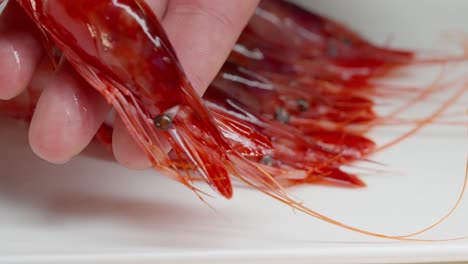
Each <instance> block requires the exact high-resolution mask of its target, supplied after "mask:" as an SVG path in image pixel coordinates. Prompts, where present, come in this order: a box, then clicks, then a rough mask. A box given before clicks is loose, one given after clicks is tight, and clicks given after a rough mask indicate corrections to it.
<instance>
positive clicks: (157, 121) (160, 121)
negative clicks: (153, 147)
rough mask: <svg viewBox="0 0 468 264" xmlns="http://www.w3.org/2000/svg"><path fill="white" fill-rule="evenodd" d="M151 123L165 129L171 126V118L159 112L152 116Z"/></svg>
mask: <svg viewBox="0 0 468 264" xmlns="http://www.w3.org/2000/svg"><path fill="white" fill-rule="evenodd" d="M153 123H154V126H155V127H156V128H158V129H161V130H167V129H169V128H170V127H171V126H172V118H171V117H170V116H168V115H166V114H161V115H158V116H156V117H155V118H154V120H153Z"/></svg>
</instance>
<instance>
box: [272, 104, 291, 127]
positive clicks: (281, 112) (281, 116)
mask: <svg viewBox="0 0 468 264" xmlns="http://www.w3.org/2000/svg"><path fill="white" fill-rule="evenodd" d="M275 119H276V121H278V122H280V123H283V124H286V123H288V122H289V113H288V111H286V109H284V108H282V107H277V108H276V109H275Z"/></svg>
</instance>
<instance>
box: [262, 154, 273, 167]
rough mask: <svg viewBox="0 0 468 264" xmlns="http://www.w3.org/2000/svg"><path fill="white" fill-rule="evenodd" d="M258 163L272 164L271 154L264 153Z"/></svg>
mask: <svg viewBox="0 0 468 264" xmlns="http://www.w3.org/2000/svg"><path fill="white" fill-rule="evenodd" d="M260 163H261V164H263V165H267V166H273V163H274V160H273V157H272V156H271V155H265V156H263V157H262V159H261V160H260Z"/></svg>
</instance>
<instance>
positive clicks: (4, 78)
mask: <svg viewBox="0 0 468 264" xmlns="http://www.w3.org/2000/svg"><path fill="white" fill-rule="evenodd" d="M41 56H42V49H41V43H40V41H39V40H38V38H36V37H35V34H34V25H32V23H30V22H29V18H28V17H27V16H26V15H25V14H24V13H23V12H22V10H21V9H20V8H19V6H18V5H17V4H16V2H15V1H11V3H9V4H8V6H7V7H6V9H5V10H4V13H3V14H2V15H1V16H0V69H1V70H0V100H9V99H11V98H13V97H15V96H17V95H18V94H20V93H21V92H22V91H23V90H24V89H26V87H27V86H28V84H29V82H30V80H31V78H32V76H33V74H34V71H35V68H36V66H37V65H38V64H39V61H40V58H41Z"/></svg>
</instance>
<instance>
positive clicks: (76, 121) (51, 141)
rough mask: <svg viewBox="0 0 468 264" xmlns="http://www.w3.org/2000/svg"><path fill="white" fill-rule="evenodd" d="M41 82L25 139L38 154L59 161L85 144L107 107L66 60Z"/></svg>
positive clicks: (98, 124) (68, 156) (95, 129)
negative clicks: (40, 89)
mask: <svg viewBox="0 0 468 264" xmlns="http://www.w3.org/2000/svg"><path fill="white" fill-rule="evenodd" d="M38 74H41V73H40V72H39V73H38ZM45 85H46V88H45V89H44V92H43V93H42V95H41V96H40V98H39V101H38V104H37V107H36V111H35V113H34V116H33V119H32V121H31V127H30V130H29V141H30V145H31V147H32V149H33V151H34V152H35V153H36V154H37V155H38V156H39V157H41V158H43V159H45V160H47V161H49V162H52V163H57V164H61V163H65V162H66V161H68V160H69V159H71V158H72V157H73V156H75V155H77V154H78V153H80V152H81V151H82V150H83V149H84V148H85V147H86V146H87V145H88V144H89V142H90V141H91V140H92V138H93V137H94V135H95V134H96V132H97V130H98V128H99V126H100V125H101V124H102V122H103V121H104V119H105V118H106V114H107V112H108V109H109V107H108V105H107V103H106V102H105V101H104V99H103V98H102V96H101V95H99V94H98V93H97V92H96V91H95V90H94V89H93V88H91V87H89V85H88V84H86V83H85V82H84V80H83V79H82V78H81V77H79V76H77V74H76V73H75V72H74V71H73V70H72V68H71V66H70V65H69V64H64V65H62V66H61V68H60V69H59V70H58V72H57V74H56V75H54V76H53V77H51V78H50V80H49V81H48V82H46V84H45Z"/></svg>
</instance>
